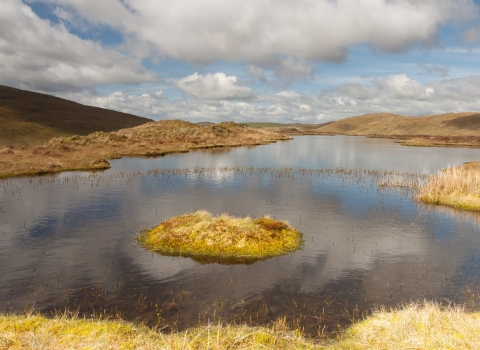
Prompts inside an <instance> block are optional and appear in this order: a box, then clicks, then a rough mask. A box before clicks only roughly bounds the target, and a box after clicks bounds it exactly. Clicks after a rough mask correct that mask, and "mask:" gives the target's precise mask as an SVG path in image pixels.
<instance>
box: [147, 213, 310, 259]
mask: <svg viewBox="0 0 480 350" xmlns="http://www.w3.org/2000/svg"><path fill="white" fill-rule="evenodd" d="M138 241H139V242H140V244H141V245H142V246H144V247H145V248H147V249H149V250H152V251H155V252H158V253H161V254H164V255H170V256H185V257H190V258H192V259H193V260H195V261H197V262H200V263H210V262H216V263H223V264H249V263H253V262H255V261H258V260H263V259H268V258H271V257H274V256H279V255H284V254H287V253H289V252H293V251H295V250H297V249H299V248H301V247H302V245H303V235H302V233H300V232H299V231H297V230H295V229H294V228H292V227H291V226H290V225H289V224H288V223H287V222H285V221H277V220H273V219H272V218H269V217H262V218H258V219H252V218H250V217H245V218H237V217H231V216H228V215H226V214H223V215H221V216H218V217H214V216H213V215H212V214H210V213H209V212H207V211H197V212H195V213H192V214H185V215H180V216H176V217H173V218H170V219H168V220H165V221H164V222H162V223H161V224H160V225H158V226H156V227H154V228H152V229H148V230H145V231H143V232H142V233H141V234H140V236H139V237H138Z"/></svg>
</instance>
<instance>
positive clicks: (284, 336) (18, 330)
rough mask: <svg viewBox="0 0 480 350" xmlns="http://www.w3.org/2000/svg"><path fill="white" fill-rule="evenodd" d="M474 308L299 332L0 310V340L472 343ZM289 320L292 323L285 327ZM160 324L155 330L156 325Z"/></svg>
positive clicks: (51, 344)
mask: <svg viewBox="0 0 480 350" xmlns="http://www.w3.org/2000/svg"><path fill="white" fill-rule="evenodd" d="M479 320H480V313H478V312H467V311H466V310H465V307H464V306H458V305H452V304H449V305H448V306H443V305H441V304H439V303H437V302H432V301H426V300H424V301H421V302H416V303H412V302H411V303H408V304H402V305H401V306H398V307H396V308H392V309H387V308H385V307H382V306H380V307H377V308H376V309H374V310H372V313H371V314H370V313H369V316H367V317H366V318H364V319H357V320H356V321H355V322H354V323H353V324H352V325H350V326H348V327H346V328H344V329H341V330H339V332H338V333H336V336H335V337H333V338H331V337H329V336H328V335H326V334H323V331H321V324H319V326H318V327H319V331H318V336H317V337H315V338H308V337H306V336H305V335H304V334H303V332H302V329H301V328H299V326H298V325H296V326H295V324H294V323H292V324H288V323H287V321H286V318H285V317H280V318H278V319H277V321H275V322H273V323H271V324H268V325H264V326H251V325H248V324H240V325H239V324H234V323H233V324H223V323H218V324H208V325H198V326H195V327H191V328H188V329H187V330H185V331H172V332H161V330H162V329H163V328H161V327H160V326H161V325H157V326H156V327H154V328H150V327H147V326H145V325H143V324H139V323H133V322H128V321H124V320H122V319H116V318H112V319H110V318H109V317H108V316H104V317H100V318H94V317H88V316H87V317H81V316H80V315H79V314H78V313H77V314H71V313H68V312H64V313H60V314H59V313H57V314H54V315H53V317H50V318H47V317H45V316H43V315H40V314H34V313H33V312H27V313H24V314H23V315H19V314H0V345H1V346H4V347H6V348H10V347H15V348H17V347H18V348H24V347H29V348H31V347H42V348H48V349H52V348H58V347H59V346H60V347H68V348H73V347H74V348H79V347H82V348H87V347H88V348H89V347H95V348H100V347H104V348H122V349H123V348H128V349H130V348H137V347H141V348H148V349H154V348H162V349H180V348H182V349H183V348H188V349H190V348H194V349H212V350H213V349H225V348H227V347H228V348H231V349H244V348H255V349H256V348H264V349H327V350H334V349H373V350H377V349H378V350H380V349H394V348H395V349H397V348H417V349H424V348H430V349H447V348H448V349H474V348H478V347H480V338H478V336H477V334H478V332H480V322H479ZM292 326H293V327H292ZM159 329H160V330H159Z"/></svg>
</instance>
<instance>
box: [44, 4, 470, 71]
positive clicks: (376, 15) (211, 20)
mask: <svg viewBox="0 0 480 350" xmlns="http://www.w3.org/2000/svg"><path fill="white" fill-rule="evenodd" d="M44 2H49V3H54V4H57V5H58V6H61V7H63V8H65V10H68V11H72V12H73V13H75V15H76V16H81V17H83V18H85V20H87V21H90V22H91V23H94V24H103V25H108V26H111V27H112V28H116V29H118V30H119V31H121V32H123V33H124V34H125V36H126V38H127V43H126V45H125V47H126V48H128V49H129V50H130V51H131V52H133V50H136V51H137V52H143V53H145V54H147V53H149V54H150V55H151V56H152V57H170V58H173V59H178V60H182V61H189V62H197V63H211V62H213V61H214V60H216V59H222V60H227V61H235V62H237V61H243V62H247V63H252V64H257V65H261V66H263V65H266V64H271V63H273V62H275V61H276V60H278V59H279V57H284V56H286V57H295V59H298V60H304V61H306V62H308V61H317V60H320V61H335V62H338V61H342V60H344V59H345V57H346V55H347V52H348V48H349V47H350V46H351V45H356V44H361V43H368V44H370V45H371V46H372V47H374V48H375V49H376V50H382V51H386V52H400V51H404V50H406V49H407V48H408V47H409V46H410V45H412V44H417V43H421V44H424V45H429V44H431V43H433V42H434V41H435V39H436V36H437V34H438V30H439V26H440V25H442V24H445V23H448V22H450V21H453V20H468V19H471V18H472V17H473V16H474V15H475V14H476V11H477V9H476V7H475V3H474V1H473V0H423V1H418V0H336V1H332V0H302V1H298V0H244V1H222V0H204V1H196V0H176V1H169V0H157V1H153V0H102V1H98V0H44ZM129 39H131V40H129Z"/></svg>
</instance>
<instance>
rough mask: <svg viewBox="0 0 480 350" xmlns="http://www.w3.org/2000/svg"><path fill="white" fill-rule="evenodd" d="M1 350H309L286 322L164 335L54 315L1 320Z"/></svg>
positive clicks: (137, 327)
mask: <svg viewBox="0 0 480 350" xmlns="http://www.w3.org/2000/svg"><path fill="white" fill-rule="evenodd" d="M0 348H2V349H12V350H13V349H91V350H93V349H99V350H105V349H169V350H177V349H178V350H180V349H209V350H219V349H314V348H316V345H315V344H313V343H312V342H309V341H307V340H306V339H304V338H303V337H302V336H301V333H300V332H298V331H297V332H296V331H290V330H289V329H288V328H287V327H286V325H285V321H284V320H283V321H279V322H277V323H275V324H274V325H273V326H272V327H248V326H234V325H225V326H222V325H216V326H213V325H212V326H205V327H198V328H194V329H190V330H188V331H185V332H181V333H180V332H179V333H171V334H164V333H161V332H156V331H154V330H152V329H150V328H147V327H145V326H142V325H134V324H131V323H127V322H122V321H118V320H117V321H109V320H93V319H81V318H77V317H71V316H65V315H64V316H59V317H56V318H53V319H47V318H45V317H42V316H35V315H27V316H12V315H7V316H1V317H0Z"/></svg>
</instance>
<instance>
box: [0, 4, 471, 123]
mask: <svg viewBox="0 0 480 350" xmlns="http://www.w3.org/2000/svg"><path fill="white" fill-rule="evenodd" d="M0 85H7V86H12V87H16V88H21V89H26V90H32V91H37V92H42V93H47V94H51V95H55V96H58V97H62V98H67V99H70V100H73V101H77V102H80V103H83V104H86V105H92V106H98V107H103V108H109V109H114V110H118V111H122V112H127V113H132V114H135V115H138V116H143V117H147V118H152V119H154V120H162V119H182V120H187V121H191V122H201V121H211V122H219V121H225V120H232V121H236V122H249V121H264V122H284V123H297V122H298V123H323V122H328V121H333V120H338V119H341V118H345V117H351V116H355V115H361V114H366V113H380V112H388V113H396V114H404V115H425V114H440V113H448V112H462V111H480V0H478V1H477V0H475V1H474V0H237V1H234V0H202V1H199V0H43V1H34V0H23V1H22V0H0Z"/></svg>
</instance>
